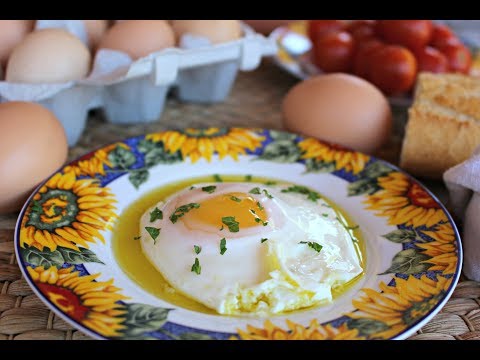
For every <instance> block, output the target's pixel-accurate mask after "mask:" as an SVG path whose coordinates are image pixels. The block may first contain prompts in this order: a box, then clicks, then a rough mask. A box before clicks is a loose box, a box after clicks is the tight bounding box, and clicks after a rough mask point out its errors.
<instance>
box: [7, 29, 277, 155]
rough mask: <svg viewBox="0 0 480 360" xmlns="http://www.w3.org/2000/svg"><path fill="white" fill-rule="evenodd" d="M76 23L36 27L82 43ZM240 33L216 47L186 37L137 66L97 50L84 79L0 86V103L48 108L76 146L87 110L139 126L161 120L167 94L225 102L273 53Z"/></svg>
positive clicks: (260, 40) (268, 43)
mask: <svg viewBox="0 0 480 360" xmlns="http://www.w3.org/2000/svg"><path fill="white" fill-rule="evenodd" d="M76 21H79V20H68V21H67V20H63V23H62V21H61V20H57V21H53V22H48V21H44V23H42V22H41V21H39V24H40V27H64V28H66V29H67V30H69V31H71V32H72V33H74V34H75V35H77V36H78V37H79V38H80V39H81V40H82V41H86V40H85V39H86V36H85V33H82V31H79V29H80V30H83V31H84V28H83V26H79V25H78V24H76V23H75V22H76ZM52 23H53V25H52ZM37 28H39V26H38V25H37ZM243 29H244V36H243V37H242V38H241V39H238V40H235V41H231V42H228V43H222V44H216V45H211V44H209V43H208V40H206V39H202V38H195V37H188V36H187V37H186V38H185V39H182V42H181V44H180V46H182V47H181V48H180V47H178V48H177V47H176V48H169V49H164V50H162V51H159V52H155V53H152V54H150V55H148V56H146V57H144V58H141V59H138V60H136V61H132V60H131V59H130V57H129V56H128V55H127V54H125V53H121V52H118V51H112V50H100V51H99V52H98V53H97V55H96V57H95V59H94V64H93V69H92V71H91V73H90V74H89V76H88V77H87V78H86V79H83V80H81V81H70V82H66V83H62V84H13V83H8V82H6V81H0V102H6V101H34V102H38V103H39V104H41V105H43V106H45V107H47V108H48V109H50V110H51V111H52V112H53V113H54V114H55V115H56V116H57V118H58V119H59V120H60V121H61V123H62V124H63V126H64V128H65V131H66V134H67V138H68V144H69V146H73V145H75V144H76V143H77V142H78V140H79V138H80V136H81V135H82V133H83V131H84V130H85V127H86V121H87V115H88V112H89V111H90V110H92V109H97V108H103V110H104V112H105V115H106V119H107V121H109V122H112V123H115V124H138V123H148V122H153V121H157V120H158V119H159V118H160V117H161V114H162V112H163V109H164V107H165V100H166V97H167V94H168V93H169V91H170V89H172V88H174V89H175V92H174V93H175V94H176V96H177V98H178V99H179V100H180V101H185V102H198V103H216V102H221V101H223V100H225V98H226V97H227V96H228V94H229V92H230V90H231V88H232V85H233V83H234V81H235V78H236V75H237V73H238V71H239V70H242V71H249V70H254V69H255V68H257V67H258V66H259V64H260V62H261V59H262V57H263V56H271V55H274V54H275V53H276V51H277V47H276V43H275V41H272V40H271V39H268V38H266V37H264V36H262V35H260V34H257V33H255V32H254V31H253V30H252V29H250V28H249V27H247V26H243ZM183 40H185V41H183Z"/></svg>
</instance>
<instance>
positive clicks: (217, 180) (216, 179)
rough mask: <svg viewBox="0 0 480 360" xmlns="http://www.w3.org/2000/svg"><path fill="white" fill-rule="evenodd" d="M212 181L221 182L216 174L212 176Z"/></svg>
mask: <svg viewBox="0 0 480 360" xmlns="http://www.w3.org/2000/svg"><path fill="white" fill-rule="evenodd" d="M213 179H214V180H215V181H216V182H223V180H222V178H221V177H220V175H218V174H214V175H213Z"/></svg>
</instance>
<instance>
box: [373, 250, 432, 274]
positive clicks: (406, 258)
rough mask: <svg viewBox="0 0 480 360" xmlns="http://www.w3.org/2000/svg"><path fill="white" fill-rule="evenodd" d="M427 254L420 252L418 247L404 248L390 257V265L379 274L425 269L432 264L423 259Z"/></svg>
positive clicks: (409, 272)
mask: <svg viewBox="0 0 480 360" xmlns="http://www.w3.org/2000/svg"><path fill="white" fill-rule="evenodd" d="M428 259H430V257H429V256H427V255H425V254H422V253H421V252H420V250H418V249H406V250H402V251H400V252H398V253H397V254H395V256H394V257H393V259H392V264H391V266H390V267H389V268H388V269H387V270H385V272H383V273H381V274H380V275H385V274H392V273H400V274H406V275H411V274H418V273H422V272H425V271H427V270H428V269H429V268H430V267H431V266H432V264H429V263H427V262H425V261H427V260H428Z"/></svg>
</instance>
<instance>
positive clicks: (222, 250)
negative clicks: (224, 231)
mask: <svg viewBox="0 0 480 360" xmlns="http://www.w3.org/2000/svg"><path fill="white" fill-rule="evenodd" d="M225 251H227V240H226V239H225V238H223V239H221V240H220V255H223V254H225Z"/></svg>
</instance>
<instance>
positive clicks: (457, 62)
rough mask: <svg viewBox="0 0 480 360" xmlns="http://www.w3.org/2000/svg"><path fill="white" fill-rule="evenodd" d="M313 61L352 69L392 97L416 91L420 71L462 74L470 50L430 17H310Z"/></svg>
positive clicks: (330, 67)
mask: <svg viewBox="0 0 480 360" xmlns="http://www.w3.org/2000/svg"><path fill="white" fill-rule="evenodd" d="M308 36H309V37H310V39H311V40H312V43H313V49H312V55H313V61H314V63H315V64H316V65H317V66H318V67H319V68H320V69H322V70H323V71H325V72H349V73H353V74H355V75H358V76H360V77H363V78H364V79H366V80H368V81H370V82H372V83H373V84H375V85H376V86H378V87H379V88H380V89H381V90H382V91H383V92H385V93H386V94H388V95H397V94H402V93H406V92H408V91H410V90H411V89H412V87H413V85H414V83H415V79H416V77H417V73H418V72H420V71H429V72H435V73H444V72H459V73H464V74H467V73H468V72H469V71H470V67H471V64H472V55H471V53H470V50H469V49H468V48H467V47H466V46H465V45H464V44H462V42H461V41H460V40H459V39H458V37H457V36H456V35H455V34H454V33H453V32H452V30H451V29H450V28H448V27H447V26H445V25H440V24H435V23H433V22H432V21H430V20H355V21H342V20H310V21H309V22H308Z"/></svg>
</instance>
